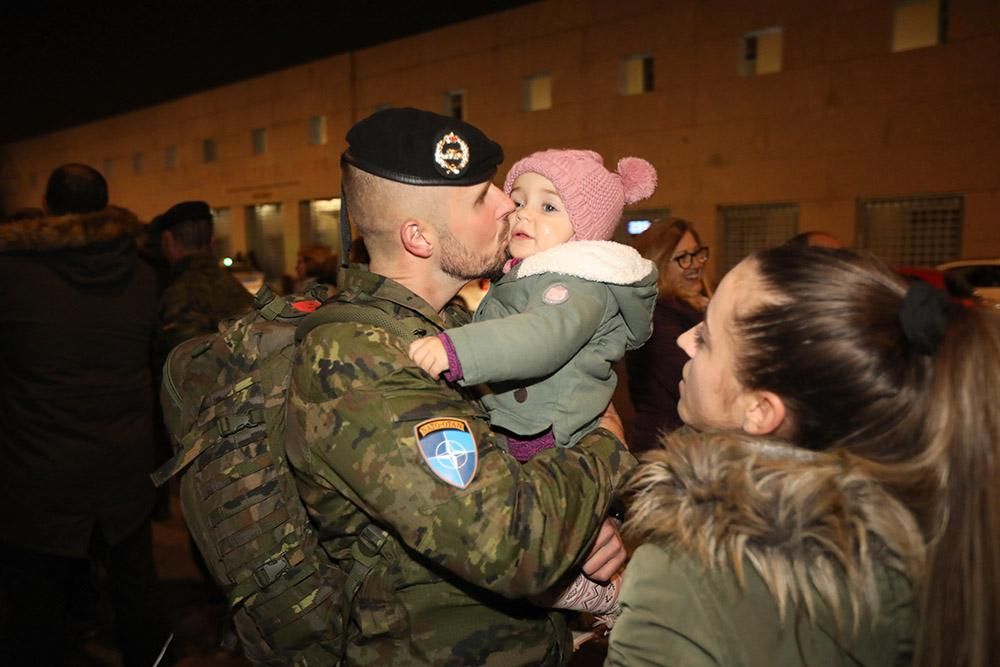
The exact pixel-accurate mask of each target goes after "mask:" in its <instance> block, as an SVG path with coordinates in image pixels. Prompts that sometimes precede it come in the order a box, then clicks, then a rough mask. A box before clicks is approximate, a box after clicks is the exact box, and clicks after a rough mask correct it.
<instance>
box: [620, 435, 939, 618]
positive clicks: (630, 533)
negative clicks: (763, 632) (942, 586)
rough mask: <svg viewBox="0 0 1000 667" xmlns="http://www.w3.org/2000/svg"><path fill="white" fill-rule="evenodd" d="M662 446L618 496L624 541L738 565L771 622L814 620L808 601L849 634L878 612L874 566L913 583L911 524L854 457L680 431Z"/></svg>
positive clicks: (919, 563)
mask: <svg viewBox="0 0 1000 667" xmlns="http://www.w3.org/2000/svg"><path fill="white" fill-rule="evenodd" d="M663 445H664V449H663V450H654V451H651V452H648V453H646V454H644V455H643V457H642V463H641V464H640V465H639V466H638V467H637V468H636V469H635V470H634V471H632V473H631V474H630V476H629V478H628V480H627V481H626V483H625V484H624V486H623V487H622V492H621V493H622V499H623V500H624V502H625V504H626V507H627V509H628V513H627V518H626V522H625V526H624V535H625V539H626V541H627V542H629V543H630V544H632V545H637V544H640V543H645V542H652V543H656V544H660V545H662V546H664V547H666V548H669V549H679V550H682V551H684V552H687V553H689V554H692V555H693V556H694V557H695V558H696V559H697V560H698V561H700V562H701V563H702V565H703V566H705V567H706V568H709V569H716V568H719V569H731V570H733V571H734V572H735V574H736V576H737V578H738V579H739V580H740V581H743V577H744V572H743V564H744V562H745V561H744V559H746V561H747V562H750V563H751V564H752V566H753V568H754V569H755V570H756V571H757V573H758V574H759V575H760V577H761V579H763V581H764V583H765V584H766V586H767V588H768V590H769V591H770V592H771V595H772V596H773V597H774V598H775V601H776V602H777V604H778V608H779V612H780V613H781V615H782V617H784V615H785V613H786V610H787V609H788V607H799V608H803V609H804V610H805V611H806V612H807V613H808V615H809V617H810V618H813V619H815V617H816V615H815V606H816V602H817V601H816V600H815V596H817V595H818V597H819V598H820V599H821V601H822V602H823V603H824V604H825V605H826V606H827V607H828V608H829V609H831V610H832V611H833V612H834V614H835V617H840V618H852V619H854V621H853V625H854V626H855V628H854V629H855V630H856V629H857V624H858V622H859V619H861V618H864V617H871V615H874V614H877V613H878V609H879V599H878V586H877V584H876V580H875V579H876V571H877V570H878V569H880V568H890V569H893V570H897V571H898V572H900V573H902V574H903V575H904V576H905V577H906V578H907V579H908V580H909V581H911V582H917V581H919V580H920V579H921V576H922V573H923V570H924V563H925V544H924V539H923V536H922V535H921V532H920V530H919V528H918V526H917V523H916V521H915V519H914V517H913V516H912V514H911V513H910V512H909V511H908V510H907V509H906V508H905V507H904V506H903V505H902V503H900V502H899V501H898V500H897V499H896V498H895V497H893V496H892V495H891V494H890V493H889V492H887V491H886V490H885V489H884V488H883V487H882V486H881V485H880V484H879V483H878V482H877V481H876V479H875V478H874V477H873V474H872V471H871V470H870V469H869V465H868V464H866V463H865V462H864V461H863V460H861V459H858V458H856V457H850V456H848V455H846V454H830V453H817V452H810V451H806V450H803V449H799V448H796V447H792V446H790V445H786V444H783V443H778V442H773V441H763V440H760V439H757V438H753V437H750V436H746V435H742V434H733V433H720V432H716V433H699V432H697V431H694V430H693V429H688V428H685V429H681V430H679V431H677V432H675V433H673V434H671V435H669V436H666V437H665V438H664V440H663ZM845 596H846V599H844V597H845ZM848 614H849V615H848Z"/></svg>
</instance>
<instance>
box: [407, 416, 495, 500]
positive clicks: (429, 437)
mask: <svg viewBox="0 0 1000 667" xmlns="http://www.w3.org/2000/svg"><path fill="white" fill-rule="evenodd" d="M413 431H414V434H415V435H416V436H417V444H418V446H419V448H420V453H421V454H422V455H423V457H424V460H425V461H426V462H427V465H428V466H429V467H430V469H431V471H432V472H433V473H434V474H435V475H437V476H438V477H439V478H441V479H442V480H443V481H445V482H447V483H448V484H451V485H452V486H456V487H458V488H460V489H464V488H465V487H467V486H469V483H470V482H472V478H473V477H475V476H476V468H477V467H478V466H479V452H478V450H477V449H476V440H475V438H473V437H472V429H470V428H469V423H468V422H467V421H465V420H464V419H458V418H457V417H439V418H436V419H428V420H426V421H422V422H420V423H419V424H417V425H416V426H415V427H414V428H413Z"/></svg>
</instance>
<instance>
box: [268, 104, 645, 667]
mask: <svg viewBox="0 0 1000 667" xmlns="http://www.w3.org/2000/svg"><path fill="white" fill-rule="evenodd" d="M347 142H348V147H347V150H346V151H345V152H344V154H343V156H342V159H341V167H342V179H343V192H344V205H345V206H346V207H347V208H348V214H349V215H350V220H351V222H352V223H353V224H354V225H355V227H356V228H357V229H358V230H359V231H360V233H361V234H362V236H363V238H364V240H365V244H366V246H367V249H368V253H369V255H370V257H371V263H370V265H368V266H367V267H365V266H363V265H355V266H352V267H351V268H350V269H348V270H346V271H345V272H344V275H343V277H342V281H341V285H340V286H341V288H342V291H341V293H340V294H339V295H338V296H337V298H336V299H335V301H334V303H333V304H330V305H327V306H325V307H326V308H336V307H337V305H336V303H337V302H346V303H354V304H361V305H366V306H370V307H372V308H373V309H377V310H380V311H382V312H383V313H385V315H386V316H387V317H388V318H390V319H391V320H395V321H399V322H404V323H405V324H406V326H407V327H408V329H407V330H409V329H412V330H413V333H414V335H416V336H427V335H434V334H436V333H439V332H441V331H443V330H444V329H447V328H449V327H451V326H454V325H457V324H461V323H462V322H463V321H465V320H466V319H467V316H468V314H467V313H465V312H464V311H460V310H457V309H455V308H454V307H452V306H450V305H449V302H450V301H451V300H452V298H453V297H454V296H455V295H456V294H457V292H458V290H459V289H460V288H461V287H462V285H464V284H465V283H466V282H467V281H469V280H471V279H474V278H479V277H481V276H490V275H496V274H497V272H498V271H499V270H500V269H501V268H502V266H503V264H504V262H505V260H506V246H507V241H508V234H509V225H508V223H507V220H506V217H507V214H508V213H510V211H512V210H513V208H514V205H513V202H511V200H510V199H509V198H508V197H506V196H505V195H504V194H503V192H502V191H501V190H500V189H498V188H497V187H496V186H495V185H494V184H493V183H492V179H493V177H494V175H495V173H496V169H497V166H498V165H499V164H500V163H501V162H502V160H503V152H502V150H501V148H500V146H499V145H497V144H496V143H495V142H493V141H491V140H490V139H489V138H488V137H487V136H486V135H485V134H483V133H482V132H481V131H480V130H479V129H477V128H475V127H473V126H472V125H469V124H467V123H464V122H461V121H458V120H455V119H452V118H447V117H444V116H439V115H437V114H433V113H430V112H426V111H418V110H415V109H385V110H382V111H379V112H377V113H375V114H374V115H372V116H369V117H368V118H366V119H364V120H362V121H361V122H359V123H358V124H357V125H355V126H354V127H353V128H352V129H351V130H350V131H349V133H348V135H347ZM394 328H396V327H390V326H387V327H385V328H380V327H378V326H373V325H370V324H360V323H329V324H324V325H320V326H318V327H316V328H314V329H312V330H311V332H310V333H308V335H307V336H306V337H305V339H304V340H303V342H302V344H301V345H300V347H299V351H298V356H297V357H296V359H295V362H294V365H293V369H292V380H291V388H290V394H289V399H288V424H287V428H288V436H287V452H288V457H289V461H290V462H291V464H292V466H293V468H294V470H295V474H296V477H297V482H298V485H299V491H300V494H301V496H302V498H303V500H304V502H305V503H306V505H307V507H308V509H309V512H310V515H311V516H312V517H313V518H314V521H315V523H316V525H317V527H318V530H319V535H320V539H321V541H322V545H323V547H324V549H325V550H326V552H327V553H328V554H329V555H330V557H331V559H332V560H333V562H334V564H336V565H337V566H338V567H340V568H342V569H343V571H344V572H345V573H350V575H349V581H350V582H351V583H352V584H357V589H356V590H357V592H356V594H354V595H353V597H350V608H349V614H348V615H347V631H346V651H347V654H346V660H345V662H346V664H350V665H369V664H380V665H413V664H432V665H487V664H490V665H498V666H499V665H502V666H504V667H507V666H509V665H561V664H566V662H568V660H569V658H570V654H571V652H572V647H571V641H570V635H569V632H568V630H567V626H566V619H565V616H564V615H563V612H559V611H552V610H547V609H540V608H537V607H534V606H532V605H531V604H529V603H528V602H526V601H525V599H524V598H526V597H530V596H534V595H538V594H540V593H544V592H546V591H549V590H550V589H552V588H554V587H555V586H557V585H559V584H560V583H563V582H566V581H567V580H568V579H571V578H572V577H574V576H575V575H576V574H577V572H578V571H579V570H580V569H581V567H582V569H583V571H584V572H585V573H587V574H588V575H589V576H592V577H593V578H595V579H606V578H608V577H610V575H611V573H613V572H614V571H615V570H617V568H618V567H619V566H620V565H621V564H622V562H623V560H624V550H623V548H622V544H621V541H620V539H619V538H618V536H617V533H616V532H615V531H614V529H613V527H612V526H613V524H612V523H610V522H608V521H606V520H605V519H604V517H605V513H606V510H607V506H608V504H609V502H610V500H611V493H612V489H613V488H614V487H615V485H616V483H617V482H618V480H619V479H620V477H621V476H622V474H623V473H624V472H625V471H626V469H627V468H628V467H629V466H630V465H631V464H632V462H633V459H632V457H631V456H630V455H629V454H628V452H627V451H626V449H625V447H624V446H623V444H622V443H621V441H620V440H619V438H618V437H616V436H615V435H614V434H612V432H610V431H608V430H606V429H605V428H598V429H596V430H595V431H593V432H592V433H591V434H589V435H587V436H586V437H584V439H583V440H582V441H581V442H580V444H579V445H578V446H577V447H575V448H568V449H567V448H556V449H551V450H547V451H545V452H543V453H542V454H539V455H538V456H535V457H534V458H533V459H531V460H530V461H528V462H527V463H524V464H519V463H518V462H517V461H516V460H515V459H514V458H513V457H512V456H510V455H509V454H508V453H507V451H506V443H505V440H504V439H503V438H502V436H499V435H497V434H494V433H492V432H491V430H490V425H489V419H488V416H487V413H486V412H485V411H484V410H483V408H482V407H481V405H480V404H479V403H478V402H477V401H476V400H475V399H474V398H473V397H472V396H471V395H469V394H467V393H466V391H465V390H464V389H462V388H460V387H457V386H451V385H448V384H447V383H446V382H444V381H438V380H435V379H434V378H432V377H430V376H429V375H427V374H426V373H424V372H423V371H421V370H420V368H418V367H417V366H416V365H414V364H413V363H412V362H411V361H410V359H409V357H408V356H407V352H406V350H407V344H408V341H406V340H403V339H402V338H401V337H400V336H398V335H397V334H395V333H393V332H392V331H391V329H394ZM613 421H614V420H610V419H609V420H606V421H603V422H602V424H604V425H607V426H610V425H612V423H613ZM373 528H374V529H373ZM359 560H360V561H361V562H363V565H364V567H362V568H360V569H359V568H358V567H357V566H356V563H357V562H359ZM359 571H360V572H362V575H361V576H360V577H359V576H358V572H359ZM354 588H355V587H354V586H353V585H351V586H349V587H348V589H349V590H348V595H349V596H350V595H351V594H352V593H353V591H354Z"/></svg>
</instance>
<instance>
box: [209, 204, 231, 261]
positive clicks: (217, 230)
mask: <svg viewBox="0 0 1000 667" xmlns="http://www.w3.org/2000/svg"><path fill="white" fill-rule="evenodd" d="M212 219H213V222H212V240H213V242H214V246H215V256H216V257H218V258H220V259H222V258H224V257H229V256H230V254H229V253H230V252H232V243H231V238H232V217H231V216H230V214H229V209H228V208H213V209H212Z"/></svg>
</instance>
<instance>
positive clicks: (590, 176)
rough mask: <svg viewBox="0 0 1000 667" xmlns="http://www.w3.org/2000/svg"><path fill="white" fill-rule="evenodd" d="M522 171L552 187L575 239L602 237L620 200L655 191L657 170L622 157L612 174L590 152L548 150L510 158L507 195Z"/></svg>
mask: <svg viewBox="0 0 1000 667" xmlns="http://www.w3.org/2000/svg"><path fill="white" fill-rule="evenodd" d="M526 172H532V173H535V174H541V175H542V176H544V177H545V178H547V179H549V180H550V181H552V184H553V185H554V186H556V191H557V192H558V193H559V198H560V199H562V200H563V203H564V204H565V205H566V209H567V213H568V214H569V220H570V222H571V223H573V230H574V231H575V232H576V235H575V236H574V237H573V238H574V239H575V240H577V241H607V240H608V239H610V238H611V237H612V236H613V235H614V233H615V227H617V226H618V221H619V220H620V219H621V217H622V209H623V208H624V207H625V204H632V203H634V202H637V201H641V200H643V199H646V198H647V197H649V196H650V195H652V194H653V190H655V189H656V169H654V168H653V165H651V164H650V163H648V162H646V161H645V160H643V159H642V158H637V157H626V158H622V159H621V160H619V161H618V170H617V173H611V172H610V171H608V170H607V169H605V168H604V160H603V159H602V158H601V156H600V155H599V154H597V153H595V152H594V151H584V150H570V149H564V150H557V149H552V150H547V151H539V152H537V153H532V154H531V155H529V156H528V157H526V158H523V159H521V160H518V161H517V162H515V163H514V166H513V167H511V168H510V171H509V172H507V180H506V181H504V184H503V191H504V192H506V193H507V194H508V195H510V192H511V190H513V189H514V181H516V180H517V177H518V176H520V175H521V174H524V173H526Z"/></svg>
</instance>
